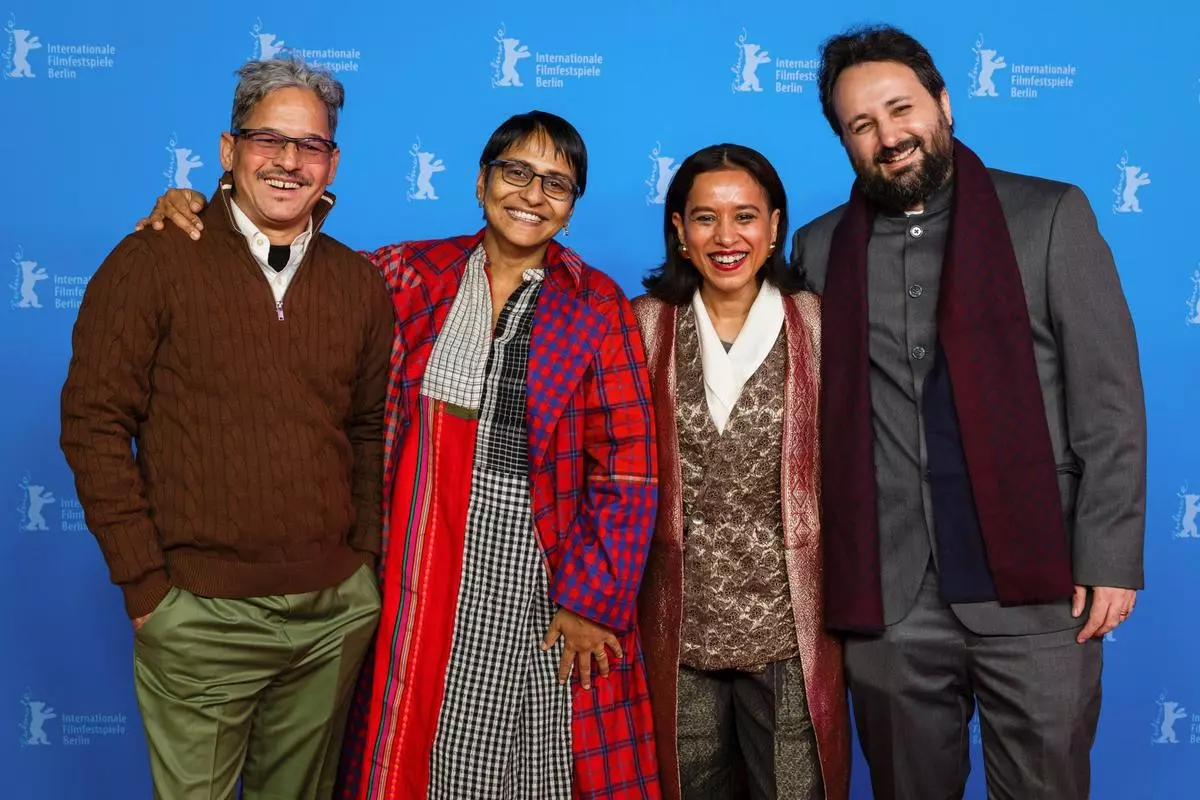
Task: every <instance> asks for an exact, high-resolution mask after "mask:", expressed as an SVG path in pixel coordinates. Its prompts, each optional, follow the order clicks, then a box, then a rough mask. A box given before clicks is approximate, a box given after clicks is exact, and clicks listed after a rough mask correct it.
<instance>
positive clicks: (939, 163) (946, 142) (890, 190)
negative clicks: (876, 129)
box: [855, 125, 954, 211]
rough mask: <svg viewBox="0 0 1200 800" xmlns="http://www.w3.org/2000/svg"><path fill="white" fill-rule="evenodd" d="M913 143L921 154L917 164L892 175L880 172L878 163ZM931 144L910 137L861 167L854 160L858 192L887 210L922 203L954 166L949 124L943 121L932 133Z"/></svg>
mask: <svg viewBox="0 0 1200 800" xmlns="http://www.w3.org/2000/svg"><path fill="white" fill-rule="evenodd" d="M914 144H915V145H916V146H917V147H918V148H919V149H920V150H921V153H922V154H923V156H924V157H923V158H922V159H921V162H920V163H919V164H916V165H914V166H911V167H909V168H908V169H906V170H904V171H903V172H900V173H898V174H896V175H894V176H892V177H890V178H889V177H887V176H886V175H884V173H883V171H882V169H881V168H880V166H879V162H880V161H881V160H887V159H888V158H889V157H891V156H892V155H893V154H895V153H898V152H899V153H903V152H904V151H906V150H908V149H909V148H910V147H912V146H913V145H914ZM931 144H932V146H928V145H926V143H925V142H923V141H921V140H920V139H918V138H916V137H913V138H910V139H906V140H905V141H903V142H900V143H899V144H897V145H896V146H895V147H888V148H884V149H883V150H880V151H879V153H877V154H876V156H875V163H873V164H871V165H870V167H869V168H867V169H863V168H862V167H861V166H859V165H858V164H855V172H857V173H858V178H859V182H860V183H859V185H860V188H861V189H862V193H863V194H864V195H865V196H866V197H867V199H868V200H870V201H871V202H872V203H874V204H875V205H877V206H879V207H881V208H883V209H886V210H888V211H907V210H909V209H910V208H914V207H916V206H919V205H921V204H923V203H924V202H925V201H926V200H928V199H929V196H930V195H931V194H933V193H934V192H935V191H937V189H938V188H939V187H940V186H941V185H942V184H943V183H945V182H946V178H947V176H949V174H950V170H951V168H952V167H953V166H954V148H953V144H952V143H951V140H950V131H949V126H945V125H943V126H942V127H941V128H940V129H939V130H938V132H937V133H936V134H935V135H934V138H933V140H932V142H931Z"/></svg>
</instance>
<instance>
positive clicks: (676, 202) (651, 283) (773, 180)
mask: <svg viewBox="0 0 1200 800" xmlns="http://www.w3.org/2000/svg"><path fill="white" fill-rule="evenodd" d="M722 169H740V170H742V171H744V172H746V173H748V174H749V175H750V177H752V178H754V180H755V181H757V182H758V185H759V186H761V187H763V190H764V191H765V192H766V194H767V205H768V212H769V213H773V212H774V211H776V210H778V211H779V225H778V227H777V228H776V229H775V249H774V250H773V251H772V252H771V254H770V256H768V257H767V263H766V264H764V265H763V267H762V269H760V270H759V271H758V275H757V278H758V282H759V284H760V285H761V284H762V282H763V281H770V282H771V284H772V285H773V286H775V288H777V289H779V291H780V292H782V293H784V294H795V293H796V292H798V291H801V290H802V289H803V288H804V282H803V281H802V280H801V279H800V276H799V275H797V273H796V272H795V270H793V269H791V268H790V267H789V266H788V263H787V259H786V258H784V255H783V251H784V250H785V249H786V247H785V245H786V244H787V240H788V239H787V235H788V212H787V193H786V192H784V190H783V181H782V180H780V178H779V173H778V172H776V171H775V167H774V166H772V165H771V162H770V161H768V160H767V158H766V156H764V155H763V154H762V153H760V152H758V151H757V150H755V149H753V148H750V147H746V146H745V145H740V144H714V145H711V146H709V147H706V148H704V149H703V150H698V151H696V152H695V153H692V154H691V155H690V156H688V157H687V158H685V159H684V160H683V163H682V164H680V165H679V171H678V172H676V173H675V175H674V176H673V177H672V178H671V185H670V187H669V188H668V189H667V198H666V206H665V208H664V209H663V241H664V244H665V246H666V256H665V260H664V261H663V263H662V264H660V265H659V266H658V267H657V268H655V269H654V270H653V271H652V272H651V273H650V274H649V275H647V276H646V277H645V278H644V279H643V280H642V285H643V286H645V287H646V291H647V292H648V293H649V294H650V296H651V297H655V298H658V299H659V300H661V301H663V302H664V303H669V304H671V305H675V306H682V305H686V304H687V303H690V302H691V301H692V296H693V295H694V294H695V293H696V290H697V289H699V288H700V283H701V278H700V272H699V271H698V270H697V269H696V267H695V266H694V265H693V264H692V262H691V261H690V260H688V259H687V258H684V257H683V256H682V255H680V254H679V245H680V244H681V243H680V241H679V232H678V231H677V230H676V229H675V223H674V222H673V221H672V219H671V218H672V217H673V216H674V215H675V214H679V215H680V216H681V217H682V216H685V214H686V211H687V199H688V194H690V193H691V191H692V184H693V183H695V182H696V178H697V177H699V176H700V175H703V174H704V173H706V172H714V171H716V170H722Z"/></svg>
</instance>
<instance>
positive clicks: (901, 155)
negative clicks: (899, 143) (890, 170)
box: [887, 147, 917, 164]
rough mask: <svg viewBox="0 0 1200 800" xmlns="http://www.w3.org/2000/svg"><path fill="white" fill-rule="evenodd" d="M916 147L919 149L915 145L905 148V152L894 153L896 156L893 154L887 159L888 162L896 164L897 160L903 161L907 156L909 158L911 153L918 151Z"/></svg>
mask: <svg viewBox="0 0 1200 800" xmlns="http://www.w3.org/2000/svg"><path fill="white" fill-rule="evenodd" d="M916 149H917V148H915V147H910V148H908V149H907V150H905V151H904V152H903V153H898V154H897V155H894V156H892V157H891V158H889V159H888V160H887V163H888V164H894V163H896V162H897V161H903V160H904V159H906V158H908V157H909V156H910V155H912V154H913V153H914V152H916Z"/></svg>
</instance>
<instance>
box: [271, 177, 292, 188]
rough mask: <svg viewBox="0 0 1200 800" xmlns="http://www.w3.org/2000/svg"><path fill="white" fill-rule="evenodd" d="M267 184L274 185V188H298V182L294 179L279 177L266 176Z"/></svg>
mask: <svg viewBox="0 0 1200 800" xmlns="http://www.w3.org/2000/svg"><path fill="white" fill-rule="evenodd" d="M267 185H268V186H274V187H275V188H276V189H299V188H300V184H298V183H296V182H295V181H281V180H280V179H279V178H267Z"/></svg>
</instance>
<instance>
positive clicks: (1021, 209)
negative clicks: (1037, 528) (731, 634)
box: [792, 170, 1146, 635]
mask: <svg viewBox="0 0 1200 800" xmlns="http://www.w3.org/2000/svg"><path fill="white" fill-rule="evenodd" d="M989 174H990V175H991V176H992V180H993V182H994V183H995V186H996V192H997V194H998V195H999V198H1000V203H1001V206H1002V207H1003V209H1004V216H1005V219H1006V221H1007V223H1008V229H1009V233H1010V235H1011V237H1012V243H1013V248H1014V250H1015V251H1016V256H1017V263H1018V265H1019V267H1020V271H1021V278H1022V281H1023V283H1024V287H1025V299H1026V302H1027V303H1028V306H1029V317H1030V322H1031V323H1032V326H1033V339H1034V349H1035V356H1036V360H1037V369H1038V377H1039V379H1040V381H1041V386H1042V398H1043V401H1044V403H1045V406H1046V418H1047V421H1048V422H1049V425H1050V438H1051V440H1052V445H1053V448H1054V455H1055V460H1056V463H1057V464H1058V473H1059V474H1058V477H1059V489H1060V492H1061V495H1062V503H1063V514H1064V516H1065V519H1066V522H1067V531H1068V534H1069V536H1070V538H1071V553H1072V559H1073V565H1074V572H1075V582H1076V583H1077V584H1080V585H1083V586H1116V587H1123V588H1131V589H1140V588H1142V586H1143V569H1142V544H1143V538H1144V535H1145V516H1146V416H1145V404H1144V400H1143V396H1142V381H1141V372H1140V367H1139V358H1138V349H1137V341H1136V339H1135V336H1134V329H1133V321H1132V319H1131V317H1130V313H1129V308H1128V305H1127V304H1126V301H1125V296H1124V293H1123V291H1122V289H1121V284H1120V280H1119V278H1118V276H1117V270H1116V266H1115V264H1114V263H1113V258H1112V253H1111V251H1110V250H1109V247H1108V245H1107V244H1106V243H1105V241H1104V239H1103V238H1102V237H1101V235H1100V232H1099V230H1098V228H1097V226H1096V218H1095V215H1094V214H1093V212H1092V209H1091V206H1090V205H1089V204H1088V200H1087V197H1086V196H1085V195H1084V193H1083V192H1082V191H1081V190H1080V189H1079V188H1077V187H1075V186H1072V185H1069V184H1065V183H1059V182H1055V181H1049V180H1044V179H1041V178H1033V177H1028V176H1024V175H1016V174H1013V173H1010V172H1002V171H1000V170H989ZM843 209H844V206H839V207H838V208H835V209H833V210H832V211H830V212H828V213H827V214H825V215H823V216H821V217H818V218H817V219H815V220H813V221H812V222H811V223H809V224H808V225H806V226H804V227H803V228H801V229H800V230H798V231H797V232H796V234H795V237H794V239H793V246H792V262H793V264H794V265H795V267H796V268H797V269H798V270H801V271H802V272H804V273H805V274H806V275H807V279H808V282H809V284H810V285H811V287H812V289H813V290H814V291H816V292H817V293H820V292H821V291H823V289H824V287H825V274H826V269H827V267H828V261H829V246H830V240H831V238H832V235H833V231H834V228H835V227H836V226H837V223H838V221H839V220H840V219H841V215H842V211H843ZM925 516H926V522H927V524H928V526H929V529H930V530H931V531H932V529H933V518H932V511H931V509H930V506H929V504H928V503H926V504H925ZM886 535H888V532H886V531H880V536H886ZM926 566H927V564H926V563H921V564H888V563H885V564H883V569H884V570H885V571H888V570H914V569H919V570H921V571H922V572H924V570H925V568H926ZM910 579H915V580H916V581H919V580H920V579H919V578H918V577H916V576H910ZM906 582H907V581H906ZM953 609H954V612H955V614H957V615H958V618H959V619H960V620H961V621H962V623H963V624H964V625H966V626H967V627H968V628H969V629H971V630H973V631H975V632H976V633H979V634H983V635H999V634H1033V633H1047V632H1050V631H1056V630H1066V629H1068V628H1072V627H1079V626H1081V625H1082V624H1083V622H1084V621H1085V620H1086V615H1087V610H1085V612H1084V616H1083V617H1081V618H1080V619H1075V618H1073V617H1072V616H1071V610H1070V603H1069V602H1066V601H1064V602H1059V603H1052V604H1045V605H1033V606H1013V607H1001V606H1000V605H999V604H998V603H994V602H991V603H970V604H959V605H955V606H953ZM905 613H907V612H905Z"/></svg>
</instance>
